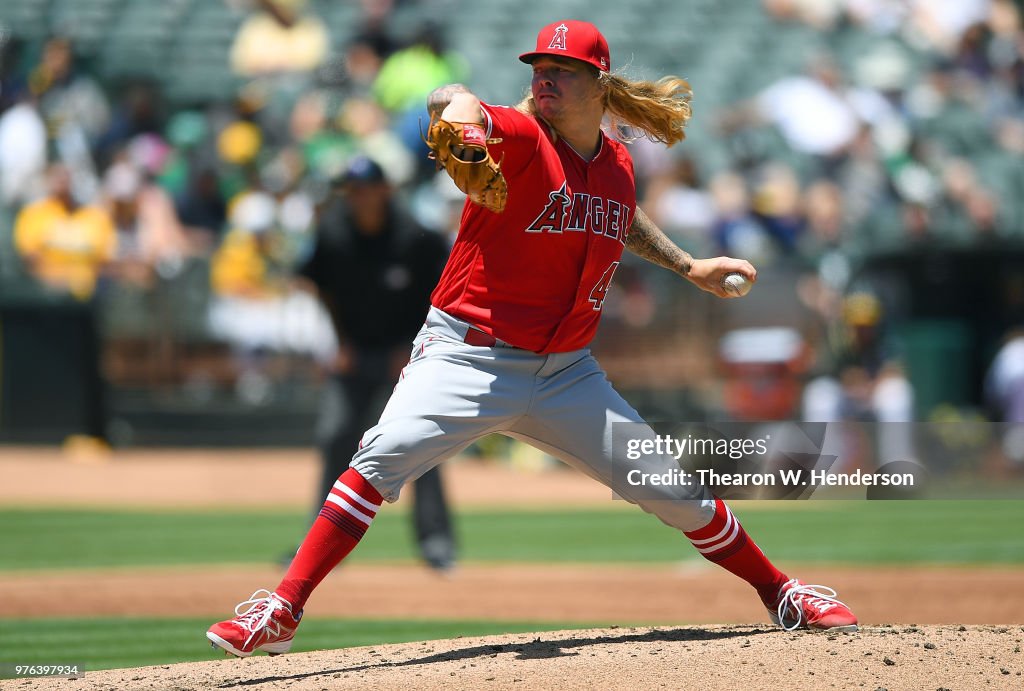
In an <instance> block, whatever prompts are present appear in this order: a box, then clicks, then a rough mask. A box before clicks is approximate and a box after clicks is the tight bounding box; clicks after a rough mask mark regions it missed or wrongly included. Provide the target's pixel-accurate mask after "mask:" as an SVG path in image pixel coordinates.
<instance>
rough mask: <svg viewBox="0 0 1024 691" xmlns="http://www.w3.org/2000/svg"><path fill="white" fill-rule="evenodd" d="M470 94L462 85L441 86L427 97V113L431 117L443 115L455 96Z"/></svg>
mask: <svg viewBox="0 0 1024 691" xmlns="http://www.w3.org/2000/svg"><path fill="white" fill-rule="evenodd" d="M468 93H470V91H469V89H467V88H466V87H465V86H464V85H462V84H446V85H445V86H439V87H437V88H436V89H434V90H433V91H431V92H430V95H429V96H427V111H429V112H430V114H431V116H433V115H437V116H440V115H441V111H442V110H444V109H445V108H447V107H448V104H449V103H451V102H452V97H453V96H454V95H455V94H468Z"/></svg>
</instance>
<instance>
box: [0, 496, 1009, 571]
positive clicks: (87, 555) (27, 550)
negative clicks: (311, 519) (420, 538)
mask: <svg viewBox="0 0 1024 691" xmlns="http://www.w3.org/2000/svg"><path fill="white" fill-rule="evenodd" d="M733 509H734V511H735V512H736V514H737V515H738V516H739V517H740V518H741V520H742V521H743V523H744V526H745V527H746V528H747V531H748V532H749V533H750V534H751V536H752V537H753V538H754V539H755V540H756V541H757V542H758V543H759V544H760V545H761V546H762V547H763V548H764V549H765V551H766V552H768V554H769V555H770V556H771V557H772V558H773V559H775V560H788V561H827V562H836V563H856V564H864V563H875V564H886V563H893V564H906V563H961V564H1021V563H1024V531H1021V530H1019V527H1020V526H1021V525H1024V502H1020V501H892V502H867V501H829V502H815V503H813V504H810V505H809V504H807V503H803V502H801V503H799V504H796V503H794V504H793V505H792V507H789V506H773V507H771V508H769V509H764V508H761V507H754V506H751V507H745V506H744V504H742V503H737V504H736V505H734V506H733ZM305 520H306V519H305V517H304V516H303V515H301V514H299V513H280V512H276V513H244V512H231V513H213V512H206V511H188V512H159V513H156V512H154V513H140V512H129V511H123V512H119V511H87V510H39V509H25V510H2V511H0V569H6V570H20V569H42V568H81V567H117V566H160V565H171V564H229V563H253V562H264V563H266V562H271V561H274V560H275V559H276V558H278V557H279V556H280V555H281V554H282V553H284V552H285V551H286V550H287V548H288V547H293V546H294V545H295V544H296V543H297V542H298V540H299V539H300V537H301V535H302V534H303V533H304V532H305V528H306V523H305ZM457 530H458V535H459V538H460V542H461V546H462V554H461V556H462V558H463V559H465V560H474V561H489V562H508V561H516V562H542V563H565V562H647V563H658V562H662V563H665V562H674V561H679V560H681V559H696V558H698V557H697V555H696V553H695V552H694V551H693V550H692V548H691V547H690V546H689V545H688V543H686V541H685V540H684V539H683V538H682V537H681V536H680V535H679V534H678V533H677V532H676V531H674V530H671V529H669V528H667V527H665V526H663V525H662V524H661V523H660V522H658V521H657V520H656V519H654V518H653V517H651V516H648V515H646V514H644V513H643V512H641V511H639V510H634V511H620V510H614V509H605V510H576V511H574V510H564V511H543V512H512V511H494V512H464V513H460V514H458V516H457ZM413 558H414V552H413V547H412V537H411V526H410V521H409V518H408V516H406V515H405V514H402V513H399V512H397V511H390V512H389V511H386V510H385V511H384V512H382V514H381V515H380V516H379V517H378V518H377V520H376V521H375V522H374V524H373V527H372V528H371V529H370V532H369V533H368V535H367V538H366V539H365V540H364V541H363V544H361V545H360V546H359V548H358V549H357V550H356V552H355V554H354V555H353V561H356V562H358V561H371V560H374V561H382V560H391V561H394V560H410V559H413Z"/></svg>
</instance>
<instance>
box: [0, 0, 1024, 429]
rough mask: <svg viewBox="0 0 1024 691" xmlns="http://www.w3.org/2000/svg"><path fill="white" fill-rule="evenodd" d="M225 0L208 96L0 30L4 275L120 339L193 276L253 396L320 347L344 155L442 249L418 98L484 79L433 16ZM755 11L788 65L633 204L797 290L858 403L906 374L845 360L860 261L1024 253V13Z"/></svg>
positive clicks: (839, 3) (707, 250) (367, 2)
mask: <svg viewBox="0 0 1024 691" xmlns="http://www.w3.org/2000/svg"><path fill="white" fill-rule="evenodd" d="M214 1H217V0H214ZM220 1H223V2H226V3H227V4H229V5H231V6H232V7H233V8H234V9H235V10H236V11H240V12H244V13H245V17H244V19H243V20H242V21H241V23H240V25H239V27H238V30H237V33H236V34H235V36H234V40H233V44H232V47H231V51H230V68H231V70H232V71H233V73H234V74H235V75H236V76H237V77H239V78H241V84H242V85H241V87H240V88H239V89H238V90H237V92H235V93H231V94H225V96H224V98H223V99H222V100H219V101H216V102H208V103H201V104H197V103H193V104H172V103H169V102H168V99H167V98H166V97H165V94H163V93H162V92H161V90H160V87H159V86H158V83H157V82H154V81H147V80H133V81H128V82H124V83H119V84H118V85H117V88H116V89H115V88H114V85H113V84H110V83H105V82H104V80H103V79H102V77H101V75H99V74H98V73H97V72H95V71H94V70H92V69H90V65H89V64H88V62H87V61H81V60H80V59H79V56H78V55H77V53H76V46H75V45H74V43H73V42H72V41H71V40H70V39H68V38H67V37H65V36H53V37H51V38H49V39H47V40H45V42H42V43H39V44H38V45H37V44H35V43H33V42H31V41H25V40H21V39H20V38H19V37H18V35H17V27H14V32H13V33H12V32H10V31H7V32H0V50H2V54H0V211H2V212H3V215H5V216H7V217H8V219H9V220H10V223H9V224H6V225H7V226H9V227H2V228H0V235H9V238H6V237H0V241H2V242H0V246H2V245H3V244H4V243H7V245H8V246H9V247H10V248H12V249H11V250H10V252H11V253H12V254H13V256H14V257H15V258H16V260H17V261H16V264H17V265H16V266H15V267H14V268H13V269H12V268H10V267H11V262H10V261H7V260H5V261H7V263H6V264H5V265H6V266H8V269H7V270H6V273H4V274H2V275H0V278H3V276H6V279H5V280H12V279H11V276H12V275H15V274H18V272H20V274H18V275H21V276H32V277H34V278H35V279H36V280H37V281H38V283H39V284H41V285H43V286H45V290H48V291H55V292H63V293H66V294H67V295H68V296H70V297H71V298H72V299H75V300H81V301H90V300H96V301H99V302H100V303H101V304H106V305H108V309H107V311H108V313H109V315H108V317H107V319H106V321H105V324H106V325H107V333H108V336H109V337H110V338H111V340H112V341H113V340H116V337H122V336H123V337H126V338H124V339H122V340H130V339H127V337H128V336H132V335H135V336H138V335H139V333H152V332H153V330H154V329H155V330H157V331H159V330H160V329H162V328H164V327H163V326H161V325H162V324H163V323H164V321H161V320H160V316H159V315H160V314H161V309H160V307H159V305H160V304H161V303H160V298H159V295H160V294H161V291H167V290H168V287H169V286H173V285H175V284H176V282H180V281H182V280H184V279H185V278H186V277H189V278H190V280H194V279H195V276H197V275H198V276H200V279H199V280H200V282H201V283H202V285H203V287H204V288H206V289H208V299H207V300H206V301H205V303H202V304H203V307H202V309H203V314H202V315H199V317H197V318H198V319H199V322H201V323H200V324H199V325H198V326H196V327H195V328H196V330H197V331H198V332H205V333H206V334H207V335H208V336H209V337H210V338H212V339H215V340H220V341H222V342H225V343H228V344H230V345H231V346H232V348H234V350H235V353H236V355H237V356H238V359H237V361H238V362H241V363H245V364H244V365H243V366H241V367H242V369H246V368H250V367H251V368H252V372H250V373H254V376H255V379H254V378H253V377H250V378H249V380H248V381H249V384H250V385H248V386H246V387H243V388H242V389H241V391H243V392H245V395H246V396H248V397H249V398H251V399H252V400H253V401H254V402H258V401H259V400H260V398H261V396H263V395H264V394H265V393H266V387H265V386H261V382H260V377H261V376H263V375H264V374H265V373H262V374H261V371H260V368H263V367H265V366H266V365H265V363H264V362H261V357H260V354H261V353H266V352H289V353H300V354H305V355H311V356H313V357H314V358H319V359H321V360H326V359H329V358H330V357H332V355H331V353H332V352H333V349H334V347H335V344H334V342H333V336H332V334H331V329H330V325H329V323H328V320H327V319H326V317H325V315H324V313H323V310H322V309H320V308H319V306H318V305H317V303H316V300H315V298H314V297H313V296H312V295H311V294H310V292H309V291H308V290H306V289H304V287H303V286H302V283H301V281H300V280H298V279H296V277H295V274H296V269H297V267H298V266H300V265H301V264H302V263H303V262H304V261H305V260H306V259H307V258H308V256H309V255H310V252H311V251H312V247H313V244H314V240H315V228H316V225H317V219H318V218H319V215H320V211H321V209H322V208H324V207H325V205H326V204H327V202H328V201H329V200H330V198H331V196H332V194H334V193H335V191H336V186H337V180H338V179H339V176H341V175H342V174H343V173H344V171H345V170H346V167H347V165H348V163H349V162H350V161H351V160H352V159H353V157H355V156H357V155H359V154H365V155H368V156H370V157H371V158H373V159H374V161H376V163H378V164H379V165H380V167H381V168H382V169H383V171H384V173H385V175H386V178H387V181H388V183H389V184H390V185H391V186H392V187H393V188H394V190H395V191H396V193H397V194H398V195H399V197H400V198H401V201H402V203H403V204H404V205H405V206H406V207H407V208H408V209H409V211H410V213H411V214H412V215H413V216H414V217H415V219H416V221H417V222H418V223H420V224H421V225H422V226H424V227H425V228H427V229H429V230H430V231H432V232H437V233H441V234H450V233H451V232H452V231H453V229H454V228H455V227H456V225H457V220H458V215H459V210H460V208H461V204H462V198H461V195H460V194H459V193H458V191H457V190H455V189H454V187H453V186H452V185H451V184H450V182H449V181H448V179H447V178H446V177H445V176H443V175H439V174H438V173H437V172H436V171H435V169H434V166H433V163H432V162H431V161H430V160H428V159H427V157H426V150H425V148H424V145H423V143H422V141H421V138H420V133H419V129H420V125H421V121H424V123H423V124H424V125H425V116H426V113H425V109H424V102H425V96H426V95H427V94H428V93H429V92H430V91H431V90H432V89H433V88H434V87H436V86H439V85H441V84H445V83H450V82H455V81H461V82H465V83H468V84H470V85H471V86H472V85H473V84H474V79H486V78H487V75H486V74H485V73H481V72H480V71H477V72H474V71H473V70H471V67H473V68H476V67H479V66H477V65H472V66H471V65H469V64H468V63H467V61H466V60H465V59H463V58H462V57H460V55H459V53H458V52H457V51H455V50H453V49H452V40H451V39H452V37H451V36H446V35H445V32H444V30H443V26H442V25H441V24H439V23H432V22H429V21H427V22H424V23H422V24H420V25H419V26H417V27H415V28H414V29H412V30H409V31H406V32H403V33H398V32H396V31H395V30H394V28H393V26H392V23H391V21H390V19H391V16H392V14H393V12H394V11H395V3H393V2H376V1H373V0H364V1H363V2H361V3H359V13H358V26H357V27H356V28H355V29H354V30H353V31H352V32H351V36H350V37H349V38H347V40H346V41H345V43H344V44H343V46H342V47H341V48H332V46H336V45H337V42H336V41H334V40H333V37H332V36H331V34H330V31H329V29H328V25H327V24H326V23H325V22H324V21H323V20H322V19H321V18H320V17H319V16H318V14H317V11H316V6H315V5H313V4H307V3H304V2H302V0H220ZM395 1H396V2H397V1H398V0H395ZM406 2H407V3H413V2H417V0H406ZM419 2H422V3H423V4H429V0H419ZM761 11H763V12H764V13H765V15H766V17H767V18H768V21H770V22H771V24H772V26H773V27H774V28H775V29H777V30H778V32H779V35H780V36H785V35H787V33H786V32H791V33H792V32H797V33H799V35H806V32H810V34H811V35H814V36H816V37H817V39H818V40H817V41H816V42H815V43H814V44H813V46H812V48H811V49H810V50H804V49H801V50H802V51H803V52H802V56H801V58H800V60H801V61H802V62H803V65H802V71H793V72H791V73H789V74H786V75H783V76H781V77H780V78H778V79H773V80H766V82H765V83H764V84H763V85H762V86H761V88H759V89H758V90H757V92H756V93H753V94H749V95H746V96H744V97H743V98H741V99H740V100H738V101H736V102H729V103H726V104H724V105H723V107H721V108H716V110H715V112H713V113H706V112H705V113H703V114H702V117H703V119H704V121H705V122H711V123H712V125H711V126H710V127H705V128H704V130H703V136H710V137H713V138H714V140H715V142H716V144H717V145H718V147H717V149H718V150H719V151H724V152H725V155H724V156H722V155H718V156H705V155H703V152H704V151H706V148H702V147H701V142H699V141H695V142H694V143H693V145H692V146H691V145H690V142H685V143H684V144H683V145H681V146H679V147H676V148H675V149H673V150H666V149H664V148H663V147H661V146H660V145H654V144H651V143H649V142H646V141H644V140H638V141H636V142H634V143H633V144H632V145H631V146H632V148H633V152H634V158H635V161H636V166H637V173H638V184H639V192H640V200H641V201H640V203H641V205H642V206H643V207H644V208H645V209H646V210H647V212H648V213H649V215H650V216H651V217H652V218H653V219H654V220H655V221H656V222H657V223H659V224H660V225H661V227H662V228H664V229H665V230H666V231H667V232H668V233H669V234H670V236H671V237H672V238H673V239H674V240H676V241H677V242H678V243H679V244H680V245H681V246H683V247H684V248H685V249H687V250H689V251H690V252H692V253H693V254H695V255H701V256H709V255H713V254H719V253H724V254H731V255H737V256H743V257H746V258H749V259H750V260H751V261H753V262H754V263H755V264H756V265H758V266H759V267H762V268H765V269H767V268H771V267H777V268H778V270H780V271H781V270H785V271H792V272H794V274H795V275H799V276H801V277H802V278H801V280H800V283H799V286H800V288H799V293H798V295H799V298H800V300H801V301H802V302H803V303H804V305H805V307H806V309H807V310H809V311H810V312H812V313H813V314H815V315H816V316H817V318H818V319H819V320H820V322H821V323H822V324H823V325H824V327H823V329H822V333H825V334H829V333H831V334H836V333H841V334H842V335H841V336H838V337H836V338H825V339H823V340H822V342H821V343H818V344H815V345H817V346H818V347H819V351H820V352H821V353H822V355H821V356H820V357H819V358H818V364H817V369H818V373H828V374H829V375H830V376H832V377H833V378H834V379H835V380H836V381H838V382H840V384H841V386H840V388H841V389H842V388H843V386H846V384H843V382H855V385H853V384H851V385H850V386H846V389H845V391H846V394H851V395H852V394H853V393H856V396H857V400H858V401H860V403H858V404H857V405H860V406H861V407H863V406H864V405H867V406H868V407H870V400H871V399H872V396H873V395H874V394H872V393H870V390H871V389H872V387H873V386H874V385H876V384H877V383H878V382H880V381H882V380H884V379H885V378H886V377H890V376H898V375H899V367H898V355H896V354H892V355H891V356H890V354H889V352H888V351H886V352H885V353H880V352H876V353H873V354H872V355H870V356H863V359H865V360H870V361H871V362H870V364H869V365H865V364H864V363H861V364H860V365H858V366H857V367H858V369H857V374H856V375H852V374H851V373H850V371H849V370H843V367H844V365H843V364H842V363H843V362H844V358H845V359H847V360H848V359H849V358H847V357H846V355H844V353H847V352H848V351H849V350H850V349H851V348H854V349H855V348H856V347H857V346H858V345H859V344H858V341H857V340H856V335H855V334H856V333H857V331H858V329H862V327H864V326H865V325H868V326H872V325H875V324H878V325H881V324H884V318H883V316H884V309H885V301H884V296H881V297H879V296H872V295H871V293H870V291H868V293H867V294H868V297H867V298H858V299H861V301H862V303H863V300H865V299H866V300H870V299H875V300H876V303H877V304H876V307H877V310H878V311H872V308H867V310H866V311H865V308H864V305H863V304H860V305H858V304H852V303H851V301H850V297H851V295H859V294H862V293H864V291H863V290H860V288H859V287H858V286H857V285H855V284H853V283H852V281H853V278H854V276H855V273H856V268H857V265H858V262H859V261H860V260H861V259H863V258H864V257H865V256H866V255H867V254H868V253H869V252H873V251H877V250H879V249H891V248H906V247H912V246H914V245H915V244H920V243H929V244H935V243H950V244H952V245H962V246H972V245H976V244H981V243H989V242H996V241H1002V240H1006V239H1009V240H1013V239H1024V165H1021V163H1022V158H1024V22H1022V7H1021V2H1020V1H1019V0H957V1H956V2H952V1H943V0H762V7H761ZM593 19H594V20H595V21H597V23H598V24H599V25H600V17H599V16H597V17H594V18H593ZM801 32H804V33H801ZM794 35H796V34H794ZM460 38H462V39H464V40H472V39H471V38H468V39H467V38H466V37H460ZM781 48H782V46H780V49H781ZM613 49H614V46H613ZM851 55H852V56H854V59H852V60H851V59H850V56H851ZM764 57H765V59H766V60H769V61H770V60H771V58H772V56H771V55H766V56H764ZM512 59H513V58H512V56H511V55H503V56H497V55H496V56H495V60H496V61H498V60H507V61H511V60H512ZM170 67H171V68H172V69H173V66H170ZM679 71H680V73H682V74H686V71H685V66H680V69H679ZM527 81H528V80H527V75H526V73H525V72H524V73H523V79H522V86H523V87H524V88H525V87H526V86H527ZM701 86H703V85H701V84H695V85H694V87H695V90H696V91H697V92H698V93H699V92H700V88H701ZM519 95H520V94H519V93H509V94H507V95H506V98H505V102H514V101H516V100H518V96H519ZM695 108H696V109H697V110H698V113H700V112H701V111H700V108H701V104H700V102H699V100H698V101H697V102H696V103H695ZM3 225H5V224H3V223H0V226H3ZM0 254H2V252H0ZM197 267H198V268H197ZM12 272H13V274H12ZM649 272H650V270H649V269H648V268H646V267H641V266H634V267H632V268H629V267H627V268H626V271H624V272H623V279H622V281H620V283H621V286H620V295H619V297H618V299H617V301H616V302H613V303H610V315H609V316H610V321H612V322H616V321H622V322H625V323H626V326H627V327H628V326H644V325H646V324H649V323H650V321H651V319H652V318H653V316H652V315H653V313H654V310H653V307H652V305H653V303H655V302H657V301H658V300H659V299H661V298H659V294H658V290H657V288H656V283H657V279H653V280H654V282H653V283H652V282H651V279H649V278H648V273H649ZM18 280H23V279H18ZM652 286H654V287H652ZM190 304H191V303H190ZM133 305H134V307H133ZM133 310H134V312H135V313H136V314H137V316H138V321H139V324H137V325H134V326H133V324H132V323H131V318H130V316H129V315H130V314H132V313H133ZM616 315H618V317H616ZM851 315H852V316H851ZM192 316H193V317H196V315H192ZM856 320H860V321H859V322H858V321H856ZM868 322H870V324H868ZM851 334H852V335H851ZM164 337H165V338H166V337H168V336H167V335H166V334H164ZM173 337H174V335H173V334H171V335H170V336H169V338H171V339H172V340H173ZM881 340H884V339H879V342H881ZM886 342H887V343H888V341H886ZM878 358H880V361H878V362H875V359H878ZM125 371H127V369H126V370H125ZM253 382H255V383H253ZM872 382H874V383H872ZM865 387H866V388H865ZM817 391H818V392H819V393H820V392H821V391H825V389H824V388H821V387H819V388H818V389H817ZM864 391H868V393H864ZM857 392H860V393H857ZM815 400H817V399H815ZM865 401H866V402H867V403H865ZM829 405H831V406H832V408H833V409H836V406H839V403H837V402H836V401H832V402H831V403H830V404H829ZM843 405H846V406H847V407H849V406H850V405H854V404H853V403H849V402H847V403H844V404H843Z"/></svg>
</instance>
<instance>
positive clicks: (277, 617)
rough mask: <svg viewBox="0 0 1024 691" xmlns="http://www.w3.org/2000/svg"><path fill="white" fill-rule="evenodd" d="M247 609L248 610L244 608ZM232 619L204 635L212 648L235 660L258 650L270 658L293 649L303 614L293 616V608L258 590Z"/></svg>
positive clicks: (268, 592)
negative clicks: (229, 655)
mask: <svg viewBox="0 0 1024 691" xmlns="http://www.w3.org/2000/svg"><path fill="white" fill-rule="evenodd" d="M246 605H249V608H248V609H244V610H243V608H244V607H245V606H246ZM235 614H236V615H237V616H236V617H235V618H234V619H228V620H227V621H222V622H220V623H217V624H214V625H213V626H211V627H210V630H209V631H207V632H206V637H207V638H209V639H210V642H211V643H212V644H213V647H214V648H217V647H220V648H223V649H224V650H226V651H227V652H229V653H231V654H232V655H236V656H238V657H249V656H250V655H252V654H253V653H254V652H256V651H257V650H262V651H263V652H265V653H269V654H271V655H280V654H281V653H287V652H288V651H289V650H291V648H292V640H293V639H294V638H295V629H297V628H298V627H299V620H300V619H302V611H301V610H300V611H299V613H298V614H295V615H293V614H292V606H291V605H290V604H289V603H288V602H287V601H286V600H284V599H283V598H280V597H278V596H277V594H276V593H272V592H270V591H269V590H257V591H256V592H255V593H253V594H252V597H250V598H249V599H248V600H246V601H245V602H240V603H239V604H238V605H237V606H236V607H235Z"/></svg>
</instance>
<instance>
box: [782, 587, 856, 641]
mask: <svg viewBox="0 0 1024 691" xmlns="http://www.w3.org/2000/svg"><path fill="white" fill-rule="evenodd" d="M795 580H796V579H793V581H795ZM793 581H789V582H790V583H792V582H793ZM804 601H806V602H807V603H808V604H809V605H810V606H811V607H814V609H816V610H818V611H819V612H827V611H828V610H830V609H832V608H833V607H835V606H836V605H842V606H843V607H845V606H846V603H844V602H842V601H841V600H838V599H837V598H836V591H835V590H833V589H832V588H829V587H828V586H824V585H810V584H805V585H795V586H793V587H792V588H790V589H789V590H787V591H786V592H785V593H784V594H783V595H782V599H781V600H780V601H779V608H778V615H779V625H781V626H782V628H783V629H785V630H786V631H796V630H797V629H798V628H800V625H801V624H802V623H803V621H804V610H803V607H801V603H802V602H804ZM790 609H792V610H794V611H795V612H796V623H794V624H793V625H792V626H787V625H786V620H785V614H786V612H787V610H790Z"/></svg>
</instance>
